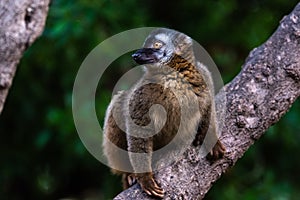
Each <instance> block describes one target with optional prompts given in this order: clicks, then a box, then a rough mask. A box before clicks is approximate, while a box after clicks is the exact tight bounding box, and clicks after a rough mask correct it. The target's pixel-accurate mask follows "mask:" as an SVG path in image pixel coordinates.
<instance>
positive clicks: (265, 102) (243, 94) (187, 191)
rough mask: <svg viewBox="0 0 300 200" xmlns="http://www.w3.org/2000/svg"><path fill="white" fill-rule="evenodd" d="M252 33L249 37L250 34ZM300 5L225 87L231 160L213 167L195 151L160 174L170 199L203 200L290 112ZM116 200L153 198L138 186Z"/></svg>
mask: <svg viewBox="0 0 300 200" xmlns="http://www.w3.org/2000/svg"><path fill="white" fill-rule="evenodd" d="M245 34H246V33H245ZM299 88H300V3H299V4H298V5H297V6H296V7H295V9H294V10H293V11H292V13H290V14H289V15H288V16H285V17H284V18H283V19H282V20H281V22H280V25H279V27H278V29H277V30H276V32H275V33H274V34H273V35H272V36H271V37H270V38H269V39H268V40H267V41H266V42H265V43H264V44H263V45H261V46H260V47H258V48H255V49H254V50H252V51H251V52H250V55H249V56H248V58H247V59H246V63H245V64H244V65H243V67H242V70H241V72H240V73H239V74H238V75H237V76H236V77H235V79H234V80H233V81H231V82H230V83H229V84H227V85H226V86H225V87H224V88H223V89H224V90H225V91H226V97H227V105H226V110H227V116H226V120H225V124H224V128H223V131H222V136H221V141H222V142H223V144H224V145H225V146H226V149H227V153H226V155H225V157H224V158H223V159H221V160H218V161H217V162H215V163H214V164H212V165H210V164H209V162H208V161H207V160H206V159H205V158H202V159H201V158H200V157H199V155H198V153H197V152H198V150H199V148H195V147H191V148H190V149H188V151H187V152H186V154H185V155H184V157H183V158H182V159H181V160H180V161H178V162H177V163H175V164H173V165H172V166H169V167H167V168H165V169H162V170H160V171H159V172H157V173H156V174H155V176H156V180H157V181H158V183H159V184H160V185H161V186H162V188H163V189H164V190H165V191H166V196H165V198H166V199H202V198H204V196H205V194H206V193H207V192H208V190H209V189H210V188H211V186H212V184H213V183H214V182H215V181H216V180H217V179H219V178H220V176H221V174H222V173H224V172H225V171H226V170H227V169H228V168H229V167H231V166H233V165H234V164H235V163H236V161H237V160H238V159H239V158H241V157H242V156H243V154H244V153H245V152H246V151H247V149H248V148H249V147H250V146H251V145H252V144H253V143H254V142H255V141H256V140H257V139H259V138H260V137H261V136H262V135H263V133H264V132H265V131H266V130H267V129H268V128H269V127H270V126H272V125H273V124H275V123H276V122H278V121H279V119H280V118H281V117H282V116H283V114H285V113H286V112H287V111H288V109H289V108H290V107H291V105H292V103H293V102H294V101H295V100H296V99H297V98H298V97H299V95H300V89H299ZM115 199H116V200H122V199H153V198H151V197H149V196H147V195H146V194H145V193H143V192H142V191H141V189H140V187H139V186H138V185H137V184H135V185H134V186H132V187H131V188H129V189H128V190H125V191H123V192H122V193H120V194H119V195H118V196H117V197H115Z"/></svg>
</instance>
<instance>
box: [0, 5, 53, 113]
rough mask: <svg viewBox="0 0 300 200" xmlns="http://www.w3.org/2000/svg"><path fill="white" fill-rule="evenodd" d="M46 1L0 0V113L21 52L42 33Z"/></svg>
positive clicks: (45, 15)
mask: <svg viewBox="0 0 300 200" xmlns="http://www.w3.org/2000/svg"><path fill="white" fill-rule="evenodd" d="M49 2H50V0H15V1H0V114H1V112H2V109H3V104H4V102H5V99H6V96H7V94H8V90H9V88H10V87H11V84H12V80H13V77H14V74H15V72H16V68H17V64H18V63H19V61H20V59H21V57H22V55H23V53H24V51H25V50H26V49H27V48H28V47H29V46H30V45H31V44H32V43H33V42H34V41H35V40H36V38H37V37H38V36H40V35H41V34H42V31H43V29H44V25H45V21H46V17H47V13H48V7H49Z"/></svg>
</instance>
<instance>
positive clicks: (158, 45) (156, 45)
mask: <svg viewBox="0 0 300 200" xmlns="http://www.w3.org/2000/svg"><path fill="white" fill-rule="evenodd" d="M162 45H163V44H162V43H161V42H155V43H154V44H153V47H154V48H155V49H159V48H160V47H161V46H162Z"/></svg>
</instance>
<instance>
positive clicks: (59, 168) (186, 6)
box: [0, 0, 300, 200]
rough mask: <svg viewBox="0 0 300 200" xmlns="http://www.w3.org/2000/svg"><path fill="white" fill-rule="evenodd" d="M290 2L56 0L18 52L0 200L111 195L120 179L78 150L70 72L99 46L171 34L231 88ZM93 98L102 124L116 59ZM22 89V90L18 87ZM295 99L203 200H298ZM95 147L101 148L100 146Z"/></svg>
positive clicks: (122, 65) (0, 125) (120, 67)
mask: <svg viewBox="0 0 300 200" xmlns="http://www.w3.org/2000/svg"><path fill="white" fill-rule="evenodd" d="M295 4H296V1H295V0H293V1H282V0H275V1H274V0H273V1H271V0H263V1H256V0H251V1H247V2H243V3H242V2H240V1H237V0H226V1H225V0H214V1H197V0H191V1H177V2H176V1H158V0H151V1H150V0H145V1H137V0H128V1H126V2H125V1H120V0H97V1H96V0H79V1H71V0H53V1H52V5H51V8H50V13H49V16H48V21H47V26H46V29H45V31H44V34H43V36H42V37H41V38H40V39H39V40H38V41H37V42H36V43H35V44H34V45H33V46H32V47H31V48H30V49H28V50H27V52H26V53H25V55H24V58H23V60H22V61H21V63H20V65H19V69H18V72H17V74H16V77H15V81H14V84H13V87H12V88H11V91H10V94H9V97H8V99H7V103H6V105H5V108H4V111H3V113H2V116H1V120H0V133H1V135H0V137H1V139H0V141H1V145H0V150H1V151H0V156H1V165H0V196H1V199H59V198H66V197H70V198H83V197H87V196H89V197H91V196H97V198H98V199H107V198H111V197H113V195H115V194H117V193H118V192H119V191H121V184H120V180H119V178H118V177H115V176H111V175H110V173H109V170H108V168H107V167H106V166H104V165H102V164H101V163H99V162H98V161H97V160H96V159H94V157H92V156H91V155H90V154H89V153H88V152H87V151H86V149H85V147H84V146H83V145H82V143H81V141H80V139H79V137H78V135H77V133H76V130H75V127H74V122H73V118H72V113H71V97H72V86H73V82H74V79H75V76H76V73H77V70H78V68H79V66H80V64H81V62H82V61H83V59H84V58H85V56H86V55H87V54H88V53H89V51H90V50H91V49H92V48H94V47H95V46H96V45H97V44H98V43H100V42H101V41H103V40H104V39H106V38H107V37H109V36H111V35H113V34H116V33H118V32H121V31H124V30H128V29H131V28H136V27H143V26H163V27H169V28H174V29H177V30H179V31H181V32H184V33H186V34H188V35H190V36H191V37H192V38H193V39H195V40H197V41H198V42H200V43H201V44H202V45H203V46H204V47H205V48H206V49H207V50H208V52H209V53H210V54H211V56H212V57H213V58H214V60H215V62H216V64H217V66H219V68H220V70H221V72H222V75H223V78H224V80H225V81H226V82H228V81H230V80H231V79H232V78H233V77H234V76H235V75H236V74H237V73H238V71H239V70H240V66H241V64H242V63H243V60H244V59H245V58H246V56H247V54H248V53H249V51H250V50H251V49H252V48H254V47H255V46H258V45H260V44H261V43H262V42H264V41H265V40H266V39H267V38H268V37H269V36H270V35H271V33H272V32H273V31H274V30H275V28H276V27H277V26H278V22H279V21H280V19H281V18H282V17H283V16H284V15H285V14H288V13H289V12H290V11H291V9H292V8H293V6H295ZM114 65H115V67H113V68H112V69H111V70H110V71H109V72H107V73H106V77H104V79H103V80H102V82H101V84H103V85H104V86H105V90H104V91H101V95H100V94H99V96H98V97H97V110H98V118H99V121H100V123H103V117H104V113H105V109H106V107H107V104H108V102H109V100H110V95H111V89H112V87H113V85H114V84H115V82H114V80H117V77H118V76H121V75H122V73H124V72H125V71H126V70H128V69H129V67H130V66H132V62H131V61H130V60H128V57H127V58H126V57H125V58H120V59H119V60H118V62H116V63H115V64H114ZM25 83H26V84H25ZM299 111H300V105H299V101H298V102H296V104H295V105H294V106H293V107H292V109H291V111H290V112H289V113H287V115H286V116H285V117H284V118H283V119H282V120H281V121H280V123H278V124H276V125H275V126H274V127H272V128H271V129H270V130H269V131H268V132H267V133H266V134H265V136H264V137H263V138H262V139H261V140H259V141H258V142H257V144H256V145H254V146H253V147H251V149H250V150H249V151H248V152H247V153H246V155H245V156H244V157H243V158H242V159H241V160H240V161H239V162H238V163H237V165H236V166H235V167H234V168H233V169H232V170H230V171H229V172H228V173H227V174H226V175H225V176H224V177H223V178H222V179H221V180H219V181H218V182H217V183H216V185H215V186H214V187H213V188H212V190H211V191H210V192H209V194H208V196H207V199H274V200H275V199H276V200H277V199H278V200H279V199H296V198H297V197H298V196H299V195H300V190H299V188H300V184H299V182H298V180H299V178H300V177H299V173H298V171H297V170H298V169H299V167H300V160H299V159H295V158H297V155H296V152H298V151H299V150H300V149H299V145H297V141H299V140H300V138H299V137H300V136H299V135H298V134H297V133H299V132H300V129H299V128H298V127H297V125H298V124H297V123H299V119H300V114H299V113H300V112H299ZM99 145H100V144H99Z"/></svg>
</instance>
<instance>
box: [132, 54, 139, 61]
mask: <svg viewBox="0 0 300 200" xmlns="http://www.w3.org/2000/svg"><path fill="white" fill-rule="evenodd" d="M131 57H132V58H133V60H137V59H138V58H139V57H141V54H140V53H134V54H132V56H131Z"/></svg>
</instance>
